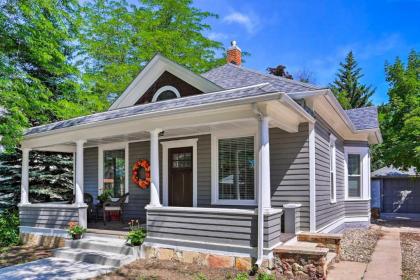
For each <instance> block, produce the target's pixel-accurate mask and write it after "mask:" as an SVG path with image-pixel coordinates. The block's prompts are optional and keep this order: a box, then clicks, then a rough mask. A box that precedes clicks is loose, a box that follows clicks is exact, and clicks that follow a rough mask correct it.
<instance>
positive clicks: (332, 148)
mask: <svg viewBox="0 0 420 280" xmlns="http://www.w3.org/2000/svg"><path fill="white" fill-rule="evenodd" d="M336 140H337V137H335V136H334V134H330V151H329V153H330V157H332V158H330V165H331V164H332V166H330V172H329V173H330V176H329V177H330V180H331V171H332V173H333V181H332V182H331V181H330V201H331V203H336V202H337V163H336V157H337V152H336V150H337V149H336V145H335V142H336ZM331 183H332V184H333V186H332V187H333V189H334V196H331Z"/></svg>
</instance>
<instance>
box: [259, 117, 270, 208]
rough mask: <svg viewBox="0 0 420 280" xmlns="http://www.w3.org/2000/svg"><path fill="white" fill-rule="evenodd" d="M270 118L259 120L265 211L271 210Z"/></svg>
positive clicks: (260, 170) (260, 191)
mask: <svg viewBox="0 0 420 280" xmlns="http://www.w3.org/2000/svg"><path fill="white" fill-rule="evenodd" d="M269 121H270V119H269V117H266V116H261V117H260V119H259V134H260V135H259V137H260V141H259V145H260V146H259V159H260V169H259V172H260V186H259V188H258V190H259V196H261V198H260V201H259V202H260V203H261V206H262V208H263V209H266V208H271V183H270V131H269Z"/></svg>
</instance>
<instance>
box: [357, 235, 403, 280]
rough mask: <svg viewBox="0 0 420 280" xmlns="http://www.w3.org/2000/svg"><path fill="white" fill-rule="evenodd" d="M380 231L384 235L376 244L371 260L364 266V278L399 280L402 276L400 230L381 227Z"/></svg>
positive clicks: (367, 279)
mask: <svg viewBox="0 0 420 280" xmlns="http://www.w3.org/2000/svg"><path fill="white" fill-rule="evenodd" d="M382 233H383V234H384V235H383V236H382V238H381V239H379V240H378V243H377V244H376V247H375V251H374V252H373V255H372V260H371V261H370V263H369V264H368V266H367V268H366V273H365V277H364V279H365V280H376V279H378V280H379V279H387V280H400V279H401V276H402V271H401V261H402V257H401V246H400V230H399V229H398V228H384V227H383V228H382Z"/></svg>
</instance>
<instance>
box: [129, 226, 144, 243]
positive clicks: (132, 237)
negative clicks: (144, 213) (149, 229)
mask: <svg viewBox="0 0 420 280" xmlns="http://www.w3.org/2000/svg"><path fill="white" fill-rule="evenodd" d="M128 225H129V226H130V231H129V232H128V235H127V243H128V244H129V245H131V246H140V245H141V244H143V242H144V239H145V238H146V229H144V228H143V227H141V226H140V223H139V221H138V220H136V221H134V220H131V221H130V222H129V223H128Z"/></svg>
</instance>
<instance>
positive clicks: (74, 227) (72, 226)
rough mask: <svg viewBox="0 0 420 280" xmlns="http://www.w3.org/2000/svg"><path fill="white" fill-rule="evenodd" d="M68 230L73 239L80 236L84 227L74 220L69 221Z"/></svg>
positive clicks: (83, 231) (84, 230)
mask: <svg viewBox="0 0 420 280" xmlns="http://www.w3.org/2000/svg"><path fill="white" fill-rule="evenodd" d="M68 232H69V234H70V236H71V238H72V239H73V240H77V239H81V238H82V236H83V234H84V233H85V232H86V229H85V228H84V227H82V226H81V225H79V224H78V223H76V222H70V223H69V229H68Z"/></svg>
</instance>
